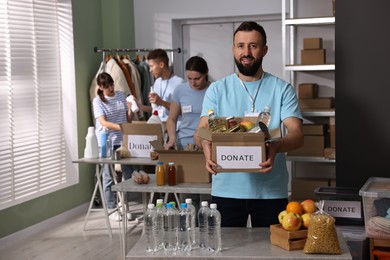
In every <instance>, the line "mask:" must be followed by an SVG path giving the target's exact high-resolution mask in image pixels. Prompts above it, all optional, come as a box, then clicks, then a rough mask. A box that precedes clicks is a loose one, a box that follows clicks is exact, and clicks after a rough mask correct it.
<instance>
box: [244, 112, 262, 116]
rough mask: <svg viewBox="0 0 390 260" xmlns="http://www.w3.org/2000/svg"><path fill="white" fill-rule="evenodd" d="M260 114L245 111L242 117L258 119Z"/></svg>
mask: <svg viewBox="0 0 390 260" xmlns="http://www.w3.org/2000/svg"><path fill="white" fill-rule="evenodd" d="M259 114H260V112H258V111H255V112H250V111H245V112H244V116H245V117H258V116H259Z"/></svg>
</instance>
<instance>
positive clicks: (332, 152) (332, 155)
mask: <svg viewBox="0 0 390 260" xmlns="http://www.w3.org/2000/svg"><path fill="white" fill-rule="evenodd" d="M324 157H325V158H326V159H328V160H335V159H336V149H335V148H332V147H326V148H325V150H324Z"/></svg>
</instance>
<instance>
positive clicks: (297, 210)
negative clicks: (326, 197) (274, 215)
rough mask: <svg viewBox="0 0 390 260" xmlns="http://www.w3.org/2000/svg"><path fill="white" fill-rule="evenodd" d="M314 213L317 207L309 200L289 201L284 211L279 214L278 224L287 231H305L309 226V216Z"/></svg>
mask: <svg viewBox="0 0 390 260" xmlns="http://www.w3.org/2000/svg"><path fill="white" fill-rule="evenodd" d="M316 211H317V206H316V204H315V202H314V201H313V200H311V199H307V200H304V201H302V202H298V201H290V202H289V203H288V204H287V206H286V209H285V210H283V211H281V212H280V213H279V215H278V219H279V223H280V224H281V226H282V228H283V229H285V230H287V231H296V230H299V229H306V228H308V227H309V225H310V217H311V214H313V213H314V212H316Z"/></svg>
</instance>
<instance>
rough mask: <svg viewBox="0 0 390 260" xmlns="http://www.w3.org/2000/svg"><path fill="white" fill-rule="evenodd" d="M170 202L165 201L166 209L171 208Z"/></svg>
mask: <svg viewBox="0 0 390 260" xmlns="http://www.w3.org/2000/svg"><path fill="white" fill-rule="evenodd" d="M172 206H173V205H172V204H171V203H167V204H165V207H167V209H170V208H172Z"/></svg>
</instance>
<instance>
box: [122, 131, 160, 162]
mask: <svg viewBox="0 0 390 260" xmlns="http://www.w3.org/2000/svg"><path fill="white" fill-rule="evenodd" d="M155 140H157V135H128V138H127V149H128V150H129V152H130V154H131V156H132V157H150V152H151V151H153V146H152V145H151V144H150V143H149V142H150V141H155Z"/></svg>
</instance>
